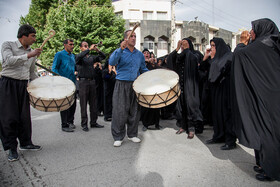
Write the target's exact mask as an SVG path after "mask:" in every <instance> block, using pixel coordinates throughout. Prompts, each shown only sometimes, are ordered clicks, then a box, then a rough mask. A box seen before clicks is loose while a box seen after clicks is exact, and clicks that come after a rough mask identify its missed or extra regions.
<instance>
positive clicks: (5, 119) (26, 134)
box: [0, 77, 32, 150]
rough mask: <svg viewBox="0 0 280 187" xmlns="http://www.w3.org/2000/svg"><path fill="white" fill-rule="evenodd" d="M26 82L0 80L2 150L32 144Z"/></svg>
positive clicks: (0, 134) (3, 78)
mask: <svg viewBox="0 0 280 187" xmlns="http://www.w3.org/2000/svg"><path fill="white" fill-rule="evenodd" d="M27 83H28V81H27V80H16V79H11V78H8V77H2V78H0V138H1V141H2V144H3V148H4V150H8V149H16V148H17V145H18V142H17V139H18V140H19V142H20V145H21V146H26V145H30V144H32V141H31V134H32V128H31V116H30V105H29V95H28V93H27V90H26V87H27Z"/></svg>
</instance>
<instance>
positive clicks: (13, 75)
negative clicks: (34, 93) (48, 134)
mask: <svg viewBox="0 0 280 187" xmlns="http://www.w3.org/2000/svg"><path fill="white" fill-rule="evenodd" d="M17 38H18V40H17V41H14V42H4V43H3V45H2V51H1V53H2V67H3V69H2V72H1V78H0V114H1V115H0V137H1V141H2V144H3V147H4V150H5V151H6V150H9V155H8V160H9V161H11V162H12V161H16V160H18V159H19V156H18V153H17V145H18V142H17V138H18V140H19V143H20V147H19V149H20V150H40V149H41V146H38V145H34V144H33V143H32V140H31V134H32V132H31V117H30V105H29V97H28V93H27V90H26V88H27V83H28V81H29V80H30V79H31V80H33V79H35V78H37V77H38V75H37V74H36V73H35V61H36V57H37V56H39V55H40V54H41V51H42V49H40V48H38V49H35V50H32V49H31V48H30V46H31V45H32V44H33V43H34V42H35V41H36V30H35V29H34V28H33V27H32V26H30V25H22V26H21V27H20V28H19V30H18V35H17Z"/></svg>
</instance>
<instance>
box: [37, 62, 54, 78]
mask: <svg viewBox="0 0 280 187" xmlns="http://www.w3.org/2000/svg"><path fill="white" fill-rule="evenodd" d="M35 65H36V66H39V67H40V68H42V69H44V70H46V71H48V72H50V73H52V74H53V75H57V76H59V74H57V73H55V72H53V71H52V70H49V69H48V68H46V67H45V66H42V65H41V64H39V63H37V62H35Z"/></svg>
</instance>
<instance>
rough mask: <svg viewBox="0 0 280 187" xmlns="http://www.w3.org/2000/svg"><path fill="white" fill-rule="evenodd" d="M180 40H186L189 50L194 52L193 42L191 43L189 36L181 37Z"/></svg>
mask: <svg viewBox="0 0 280 187" xmlns="http://www.w3.org/2000/svg"><path fill="white" fill-rule="evenodd" d="M182 40H187V41H188V43H189V46H190V48H189V49H190V50H191V52H192V53H194V48H193V43H192V41H191V39H189V38H183V39H182Z"/></svg>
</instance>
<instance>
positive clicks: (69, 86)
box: [27, 76, 76, 112]
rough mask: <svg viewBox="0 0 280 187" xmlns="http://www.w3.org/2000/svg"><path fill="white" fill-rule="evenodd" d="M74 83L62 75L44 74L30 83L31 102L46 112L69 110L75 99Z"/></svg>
mask: <svg viewBox="0 0 280 187" xmlns="http://www.w3.org/2000/svg"><path fill="white" fill-rule="evenodd" d="M75 90H76V87H75V85H74V83H73V82H72V81H71V80H69V79H67V78H64V77H61V76H44V77H40V78H37V79H35V80H33V81H31V82H30V83H29V84H28V87H27V92H28V93H29V102H30V104H31V106H33V107H34V108H35V109H37V110H40V111H44V112H59V111H63V110H67V109H68V108H69V107H70V106H71V105H72V104H73V103H74V101H75Z"/></svg>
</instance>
